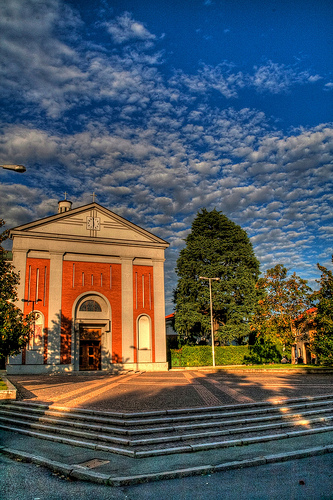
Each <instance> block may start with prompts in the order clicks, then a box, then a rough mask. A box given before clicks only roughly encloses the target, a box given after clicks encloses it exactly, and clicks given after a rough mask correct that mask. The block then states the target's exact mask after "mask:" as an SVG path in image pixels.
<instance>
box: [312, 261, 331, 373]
mask: <svg viewBox="0 0 333 500" xmlns="http://www.w3.org/2000/svg"><path fill="white" fill-rule="evenodd" d="M332 262H333V256H332ZM317 266H318V269H319V270H320V271H321V278H320V281H319V283H320V289H319V291H318V292H315V294H314V299H315V300H316V301H318V302H317V304H316V306H317V315H316V319H315V327H316V331H315V334H314V337H313V342H312V348H313V350H314V352H315V353H316V354H317V355H318V356H319V360H320V362H321V363H322V364H325V365H332V364H333V272H332V271H330V270H328V269H327V268H326V267H324V266H321V265H319V264H317Z"/></svg>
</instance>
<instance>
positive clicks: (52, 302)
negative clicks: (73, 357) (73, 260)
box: [47, 252, 63, 365]
mask: <svg viewBox="0 0 333 500" xmlns="http://www.w3.org/2000/svg"><path fill="white" fill-rule="evenodd" d="M62 266H63V253H59V252H50V281H49V324H48V342H47V363H48V364H55V365H59V364H60V332H61V295H62Z"/></svg>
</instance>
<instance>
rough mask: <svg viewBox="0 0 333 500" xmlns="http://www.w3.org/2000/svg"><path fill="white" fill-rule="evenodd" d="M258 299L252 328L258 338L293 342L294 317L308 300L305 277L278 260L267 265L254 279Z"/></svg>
mask: <svg viewBox="0 0 333 500" xmlns="http://www.w3.org/2000/svg"><path fill="white" fill-rule="evenodd" d="M256 286H257V290H258V297H259V300H258V303H257V307H256V311H255V315H254V316H253V321H252V325H251V326H252V329H253V330H254V331H255V333H256V337H257V342H258V339H260V342H262V340H264V341H265V340H267V341H269V342H271V343H273V344H280V345H283V346H285V347H287V348H290V347H291V344H292V343H293V342H294V329H293V326H294V321H295V320H296V319H297V317H299V315H300V314H302V313H303V312H304V311H305V310H306V309H307V308H308V307H309V305H310V303H311V291H312V290H311V288H310V287H309V286H308V284H307V281H306V280H304V279H302V278H300V277H299V276H297V275H296V273H293V274H292V275H291V276H288V269H287V268H286V267H285V266H283V265H282V264H277V265H276V266H275V267H273V268H271V269H268V270H267V271H266V273H265V275H264V276H263V277H262V278H260V279H259V280H258V283H257V285H256Z"/></svg>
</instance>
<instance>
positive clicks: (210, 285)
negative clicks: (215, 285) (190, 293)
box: [199, 276, 220, 366]
mask: <svg viewBox="0 0 333 500" xmlns="http://www.w3.org/2000/svg"><path fill="white" fill-rule="evenodd" d="M199 279H200V280H208V281H209V301H210V327H211V330H212V355H213V366H215V339H214V325H213V302H212V281H220V278H207V277H206V276H199Z"/></svg>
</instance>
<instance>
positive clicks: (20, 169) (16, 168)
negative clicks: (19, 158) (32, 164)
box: [0, 165, 27, 174]
mask: <svg viewBox="0 0 333 500" xmlns="http://www.w3.org/2000/svg"><path fill="white" fill-rule="evenodd" d="M0 167H1V168H5V169H6V170H14V171H15V172H19V173H20V174H23V172H25V171H26V170H27V169H26V168H25V166H24V165H0Z"/></svg>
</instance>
